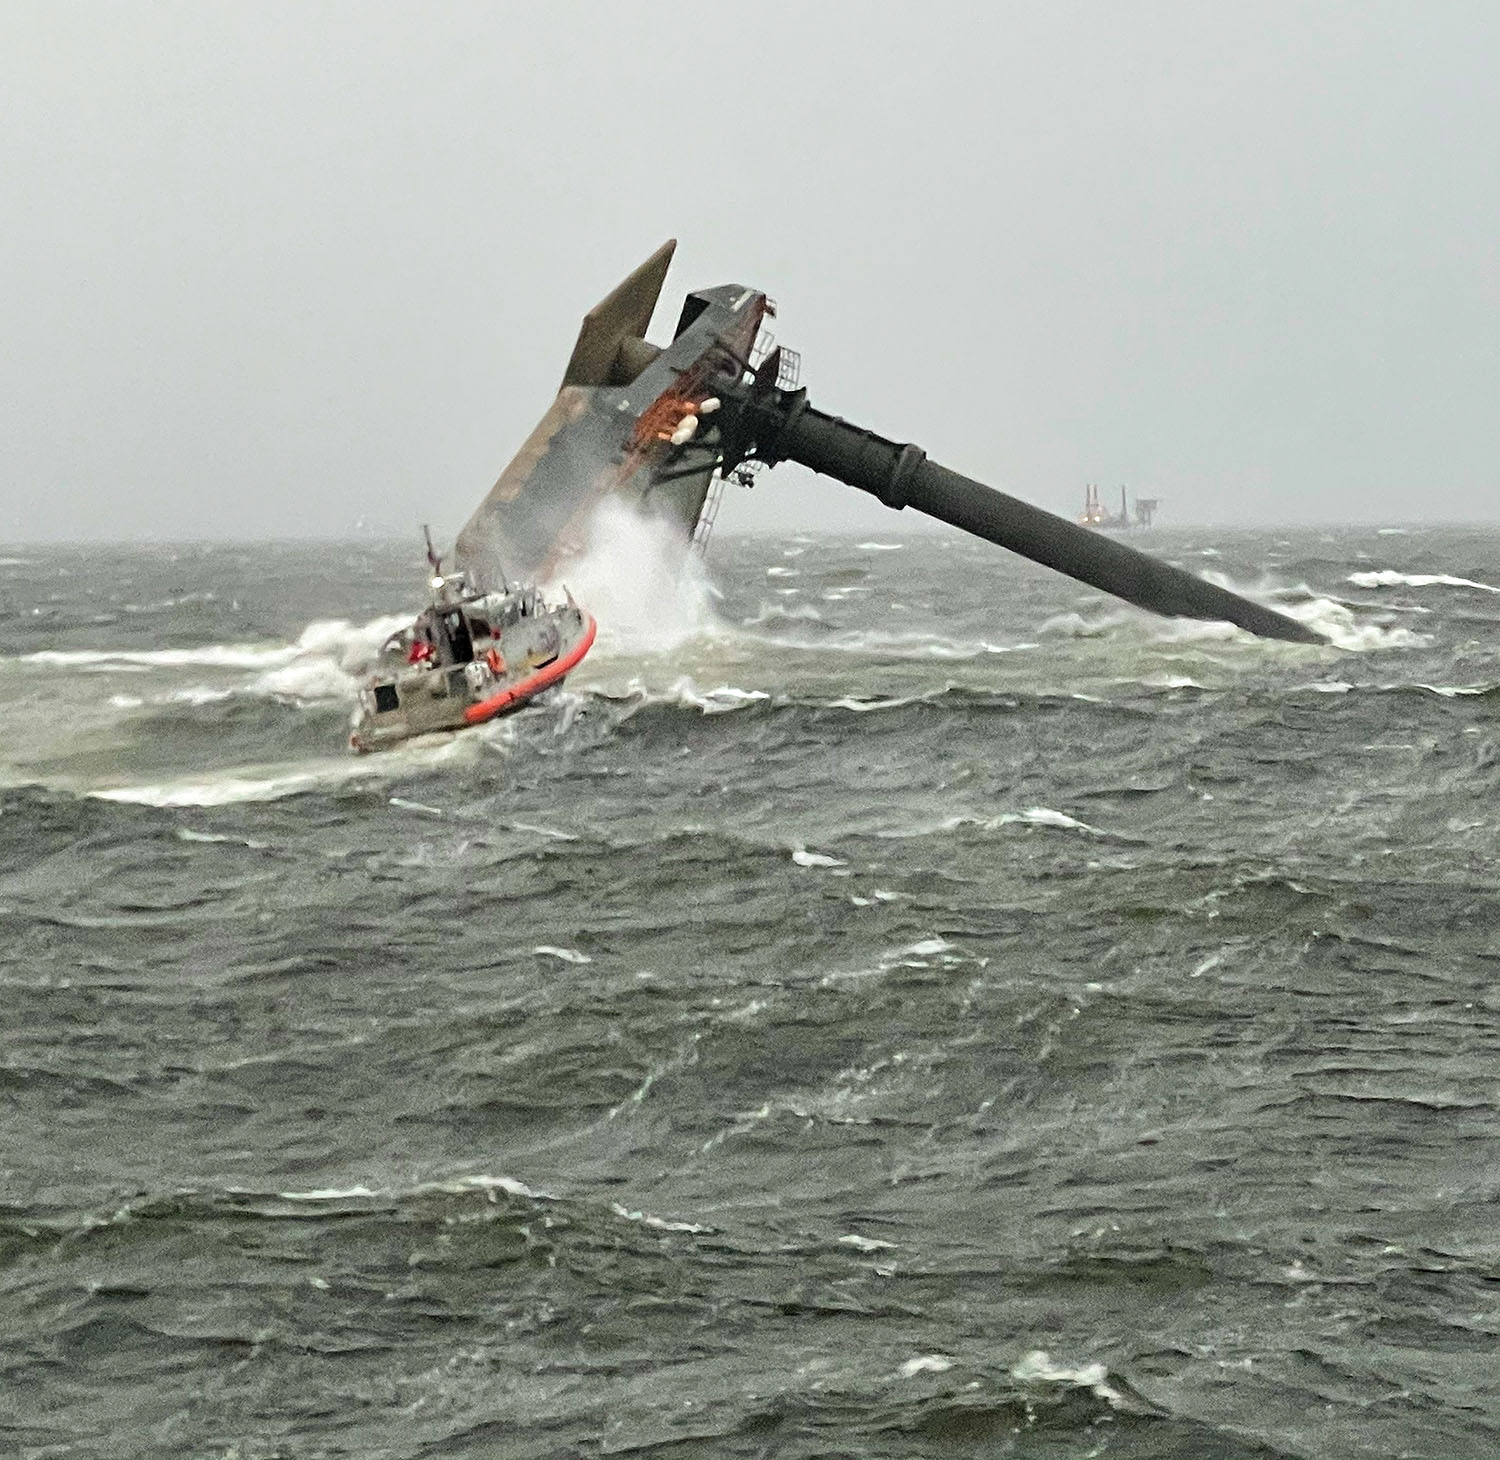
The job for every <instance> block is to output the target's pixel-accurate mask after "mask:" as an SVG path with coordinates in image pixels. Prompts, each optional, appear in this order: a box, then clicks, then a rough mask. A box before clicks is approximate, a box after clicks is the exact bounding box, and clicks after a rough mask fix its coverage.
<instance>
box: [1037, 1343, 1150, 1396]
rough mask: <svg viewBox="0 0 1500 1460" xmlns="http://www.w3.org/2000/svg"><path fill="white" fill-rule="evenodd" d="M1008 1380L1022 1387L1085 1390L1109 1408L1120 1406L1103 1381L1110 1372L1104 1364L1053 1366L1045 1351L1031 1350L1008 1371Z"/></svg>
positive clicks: (1051, 1359) (1114, 1394) (1115, 1393)
mask: <svg viewBox="0 0 1500 1460" xmlns="http://www.w3.org/2000/svg"><path fill="white" fill-rule="evenodd" d="M1010 1376H1011V1378H1012V1379H1016V1380H1019V1381H1020V1382H1021V1383H1022V1384H1038V1383H1040V1384H1071V1385H1073V1386H1074V1387H1075V1388H1079V1389H1088V1390H1090V1391H1092V1392H1093V1393H1094V1394H1096V1395H1098V1396H1099V1398H1100V1399H1104V1400H1107V1401H1108V1402H1109V1403H1110V1404H1119V1403H1121V1402H1122V1401H1123V1399H1124V1395H1122V1394H1121V1393H1120V1392H1119V1390H1117V1389H1113V1388H1111V1387H1110V1385H1109V1384H1108V1383H1106V1382H1105V1381H1106V1380H1107V1379H1108V1377H1109V1370H1108V1369H1106V1368H1105V1367H1104V1365H1103V1364H1081V1365H1079V1366H1077V1367H1076V1368H1075V1367H1072V1366H1070V1365H1067V1364H1059V1363H1057V1362H1055V1361H1054V1360H1053V1358H1052V1355H1051V1354H1049V1353H1048V1352H1047V1351H1046V1349H1040V1348H1038V1349H1032V1350H1031V1352H1030V1353H1027V1354H1023V1355H1022V1357H1021V1358H1020V1359H1018V1360H1017V1361H1016V1363H1015V1364H1014V1365H1013V1366H1012V1367H1011V1371H1010Z"/></svg>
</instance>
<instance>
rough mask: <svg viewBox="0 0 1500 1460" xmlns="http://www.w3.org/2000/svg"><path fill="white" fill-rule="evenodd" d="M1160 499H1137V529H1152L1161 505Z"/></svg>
mask: <svg viewBox="0 0 1500 1460" xmlns="http://www.w3.org/2000/svg"><path fill="white" fill-rule="evenodd" d="M1160 502H1161V499H1160V498H1159V497H1137V498H1136V499H1135V521H1136V526H1137V527H1150V526H1151V519H1152V518H1153V517H1155V516H1156V509H1157V507H1158V506H1159V505H1160Z"/></svg>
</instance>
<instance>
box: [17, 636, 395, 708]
mask: <svg viewBox="0 0 1500 1460" xmlns="http://www.w3.org/2000/svg"><path fill="white" fill-rule="evenodd" d="M411 617H412V616H411V615H409V614H386V615H383V616H381V617H380V618H375V619H371V620H370V621H369V622H368V623H363V624H355V623H351V622H350V621H349V620H347V619H316V620H314V621H313V622H312V623H310V624H308V625H307V627H306V628H305V629H303V631H302V633H301V634H300V635H299V636H298V638H297V640H296V642H295V643H291V644H202V645H198V646H196V647H194V648H190V649H38V650H36V651H35V652H34V653H31V654H23V655H21V656H20V658H19V660H18V662H20V663H23V664H33V665H37V666H39V667H41V668H45V669H62V670H71V671H73V672H82V673H90V674H140V673H149V672H150V671H152V670H157V671H175V670H181V669H222V670H240V671H254V672H255V678H253V679H251V680H250V681H249V682H248V683H247V684H241V685H239V686H237V687H230V688H226V687H224V686H221V685H205V686H187V687H184V688H179V689H176V690H173V691H172V692H170V693H169V694H167V695H165V696H163V697H162V701H161V702H164V703H170V702H176V703H182V704H193V705H200V704H207V703H209V702H211V701H213V700H217V699H228V698H229V697H230V696H232V695H234V694H236V693H249V694H254V695H266V696H270V697H273V698H278V699H291V700H298V701H313V700H329V699H333V700H349V699H353V698H354V696H355V694H356V693H357V692H358V689H359V679H360V677H361V676H363V675H364V674H365V673H367V672H368V671H369V670H370V668H371V667H372V666H373V665H374V663H375V660H376V657H377V656H378V654H379V652H380V647H381V645H382V644H384V643H385V641H386V640H387V639H388V638H390V636H391V635H392V634H393V633H395V632H396V631H397V630H398V629H401V628H404V627H405V626H406V625H407V624H409V623H410V622H411ZM116 708H120V709H127V708H128V709H134V708H138V706H134V705H124V704H119V705H117V706H116Z"/></svg>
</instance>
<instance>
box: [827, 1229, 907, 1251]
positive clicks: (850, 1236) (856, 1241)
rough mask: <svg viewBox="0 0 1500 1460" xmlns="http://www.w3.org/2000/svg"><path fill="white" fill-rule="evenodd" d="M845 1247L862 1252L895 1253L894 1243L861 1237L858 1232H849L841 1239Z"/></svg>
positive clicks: (876, 1238)
mask: <svg viewBox="0 0 1500 1460" xmlns="http://www.w3.org/2000/svg"><path fill="white" fill-rule="evenodd" d="M839 1242H840V1244H841V1245H842V1246H844V1247H855V1248H858V1249H859V1251H861V1252H894V1251H895V1250H896V1244H895V1243H894V1242H882V1241H881V1240H880V1238H878V1237H861V1236H860V1235H859V1233H858V1232H847V1233H845V1235H844V1236H842V1237H840V1238H839Z"/></svg>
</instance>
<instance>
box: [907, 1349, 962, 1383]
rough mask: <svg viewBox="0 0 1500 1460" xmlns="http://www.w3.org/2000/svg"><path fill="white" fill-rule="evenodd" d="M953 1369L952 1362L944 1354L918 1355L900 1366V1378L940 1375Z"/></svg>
mask: <svg viewBox="0 0 1500 1460" xmlns="http://www.w3.org/2000/svg"><path fill="white" fill-rule="evenodd" d="M952 1367H953V1360H952V1359H950V1358H948V1357H947V1356H946V1355H944V1354H918V1355H917V1357H916V1358H914V1359H908V1360H907V1361H906V1362H905V1363H904V1364H902V1365H901V1377H902V1378H903V1379H911V1378H913V1377H915V1376H916V1375H917V1374H942V1373H946V1372H947V1371H948V1370H949V1369H951V1368H952Z"/></svg>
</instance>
